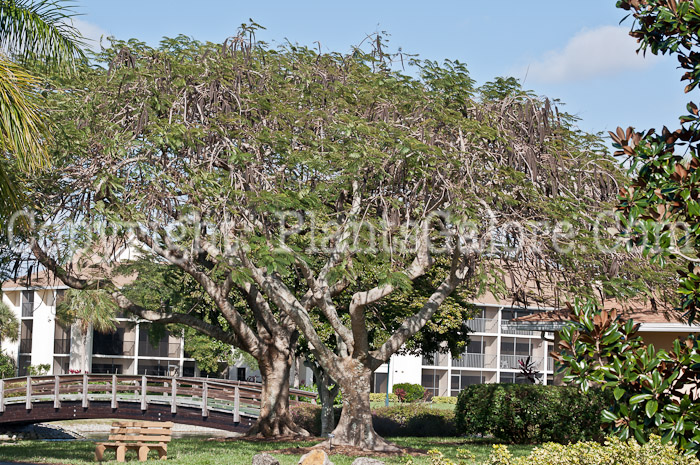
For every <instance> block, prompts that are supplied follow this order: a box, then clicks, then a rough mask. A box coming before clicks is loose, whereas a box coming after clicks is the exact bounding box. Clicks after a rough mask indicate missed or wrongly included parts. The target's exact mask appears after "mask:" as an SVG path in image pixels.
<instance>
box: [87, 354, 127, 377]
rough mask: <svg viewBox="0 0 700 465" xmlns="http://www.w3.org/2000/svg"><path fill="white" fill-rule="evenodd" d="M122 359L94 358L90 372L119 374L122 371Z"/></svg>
mask: <svg viewBox="0 0 700 465" xmlns="http://www.w3.org/2000/svg"><path fill="white" fill-rule="evenodd" d="M122 363H123V360H115V359H113V358H100V359H94V360H93V362H92V373H95V374H113V375H121V374H123V373H124V367H123V365H122Z"/></svg>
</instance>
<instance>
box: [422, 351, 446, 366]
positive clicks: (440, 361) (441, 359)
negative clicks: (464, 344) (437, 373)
mask: <svg viewBox="0 0 700 465" xmlns="http://www.w3.org/2000/svg"><path fill="white" fill-rule="evenodd" d="M448 357H449V354H442V353H440V352H433V353H432V354H429V355H423V357H422V359H421V360H422V363H423V365H427V366H437V367H446V366H447V360H448Z"/></svg>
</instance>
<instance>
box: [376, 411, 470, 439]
mask: <svg viewBox="0 0 700 465" xmlns="http://www.w3.org/2000/svg"><path fill="white" fill-rule="evenodd" d="M372 418H373V424H374V429H375V430H376V431H377V433H379V434H380V435H382V436H417V437H426V436H454V435H455V434H456V431H457V429H456V428H455V423H454V418H455V414H454V412H452V411H450V410H442V409H433V408H430V406H428V405H423V404H406V405H396V406H393V407H380V408H377V409H374V410H373V411H372Z"/></svg>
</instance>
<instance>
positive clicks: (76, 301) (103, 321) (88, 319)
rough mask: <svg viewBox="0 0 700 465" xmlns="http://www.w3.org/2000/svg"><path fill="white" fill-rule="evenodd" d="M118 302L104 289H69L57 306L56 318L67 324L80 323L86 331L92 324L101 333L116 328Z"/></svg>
mask: <svg viewBox="0 0 700 465" xmlns="http://www.w3.org/2000/svg"><path fill="white" fill-rule="evenodd" d="M116 315H117V304H116V303H115V302H114V300H113V299H112V297H111V295H110V294H109V293H108V292H106V291H104V290H91V291H80V290H76V289H68V290H67V291H66V292H65V294H64V298H63V300H61V302H59V304H58V305H57V306H56V319H57V320H58V321H59V322H60V323H61V324H63V325H65V326H70V325H72V324H73V323H76V322H77V323H79V324H80V326H81V327H82V328H83V330H84V331H87V328H88V327H89V326H90V325H92V327H93V329H94V330H95V331H97V332H100V333H110V332H112V331H114V330H115V329H116V323H115V318H116Z"/></svg>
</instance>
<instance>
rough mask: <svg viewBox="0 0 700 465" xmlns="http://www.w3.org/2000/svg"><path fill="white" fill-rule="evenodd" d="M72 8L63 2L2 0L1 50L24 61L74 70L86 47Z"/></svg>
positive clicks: (53, 0)
mask: <svg viewBox="0 0 700 465" xmlns="http://www.w3.org/2000/svg"><path fill="white" fill-rule="evenodd" d="M71 7H72V4H70V3H67V2H62V1H59V0H34V1H32V0H0V47H1V48H2V49H4V50H5V51H6V53H8V54H9V55H10V56H11V57H13V58H16V59H19V60H20V61H23V60H29V59H39V60H40V61H43V62H45V63H46V64H49V65H52V66H56V67H57V69H61V68H65V67H73V66H74V64H75V63H76V62H77V61H78V60H79V59H81V58H84V56H85V55H84V53H83V51H82V49H81V47H83V46H84V45H85V44H84V42H83V40H82V36H81V35H80V33H79V32H78V30H77V29H76V28H75V27H74V26H73V25H72V22H71V18H72V17H73V16H75V13H74V12H73V10H72V9H71Z"/></svg>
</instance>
